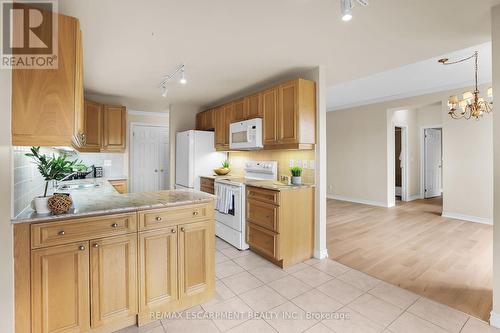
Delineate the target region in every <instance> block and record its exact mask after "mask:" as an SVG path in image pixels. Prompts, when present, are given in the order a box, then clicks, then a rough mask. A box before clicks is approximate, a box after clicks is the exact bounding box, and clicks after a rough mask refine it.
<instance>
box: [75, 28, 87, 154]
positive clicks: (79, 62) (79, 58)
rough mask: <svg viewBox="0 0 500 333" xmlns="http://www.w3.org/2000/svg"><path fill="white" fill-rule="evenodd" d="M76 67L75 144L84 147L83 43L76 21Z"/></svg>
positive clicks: (85, 140) (85, 136)
mask: <svg viewBox="0 0 500 333" xmlns="http://www.w3.org/2000/svg"><path fill="white" fill-rule="evenodd" d="M76 26H77V29H76V61H75V64H76V69H75V127H74V130H73V139H72V143H73V146H74V147H76V148H79V147H84V146H85V145H86V144H87V139H88V135H87V133H86V132H85V102H84V97H83V43H82V32H81V30H80V23H79V21H78V20H77V21H76Z"/></svg>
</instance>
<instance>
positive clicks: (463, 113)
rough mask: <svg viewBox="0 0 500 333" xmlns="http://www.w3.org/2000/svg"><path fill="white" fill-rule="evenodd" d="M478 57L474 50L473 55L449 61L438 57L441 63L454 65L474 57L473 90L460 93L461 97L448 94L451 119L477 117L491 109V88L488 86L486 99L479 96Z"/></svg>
mask: <svg viewBox="0 0 500 333" xmlns="http://www.w3.org/2000/svg"><path fill="white" fill-rule="evenodd" d="M478 58H479V53H478V52H477V51H476V52H474V54H473V55H471V56H470V57H467V58H463V59H459V60H456V61H451V62H450V59H448V58H443V59H439V60H438V62H440V63H441V64H443V65H454V64H458V63H461V62H464V61H468V60H471V59H474V83H475V85H474V91H466V92H464V93H463V94H462V99H460V98H459V97H458V96H450V97H449V98H448V114H449V115H450V117H451V118H453V119H460V118H465V119H470V118H475V119H479V117H482V116H483V115H484V114H485V113H490V112H492V111H493V89H492V88H489V89H488V91H487V93H486V95H487V97H488V98H487V99H486V100H484V98H482V97H480V91H479V87H478V83H477V81H478V80H477V74H478Z"/></svg>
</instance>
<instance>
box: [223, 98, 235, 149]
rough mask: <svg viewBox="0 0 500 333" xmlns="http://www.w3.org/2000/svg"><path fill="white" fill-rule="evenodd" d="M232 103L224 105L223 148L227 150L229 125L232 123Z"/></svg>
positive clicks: (233, 115)
mask: <svg viewBox="0 0 500 333" xmlns="http://www.w3.org/2000/svg"><path fill="white" fill-rule="evenodd" d="M234 117H235V114H234V103H229V104H226V105H224V147H226V148H229V125H231V123H233V122H234Z"/></svg>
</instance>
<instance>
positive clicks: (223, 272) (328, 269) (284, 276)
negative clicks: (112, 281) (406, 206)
mask: <svg viewBox="0 0 500 333" xmlns="http://www.w3.org/2000/svg"><path fill="white" fill-rule="evenodd" d="M216 248H217V254H216V261H217V263H216V274H217V295H216V297H215V298H214V299H213V300H211V301H209V302H208V303H206V304H203V305H201V306H196V307H194V308H192V309H189V310H186V311H185V312H184V313H183V316H182V318H180V319H164V320H162V321H157V322H155V323H152V324H149V325H147V326H144V327H141V328H137V327H129V328H126V329H123V330H121V331H119V333H133V332H140V333H164V332H167V333H178V332H182V333H187V332H202V333H212V332H214V333H218V332H231V333H233V332H245V333H251V332H258V333H267V332H284V333H285V332H286V333H294V332H308V333H321V332H337V333H343V332H360V333H369V332H386V333H387V332H393V333H399V332H404V333H412V332H418V333H422V332H461V333H482V332H500V330H496V329H493V328H492V327H490V326H489V325H488V324H486V323H484V322H482V321H480V320H478V319H475V318H473V317H470V316H468V315H466V314H464V313H462V312H459V311H457V310H454V309H452V308H450V307H448V306H445V305H442V304H439V303H435V302H433V301H430V300H428V299H426V298H423V297H420V296H418V295H416V294H413V293H411V292H409V291H406V290H404V289H401V288H398V287H395V286H392V285H390V284H387V283H385V282H382V281H380V280H377V279H375V278H373V277H371V276H368V275H366V274H364V273H361V272H359V271H356V270H353V269H350V268H348V267H346V266H344V265H342V264H339V263H337V262H335V261H333V260H330V259H325V260H321V261H320V260H317V259H311V260H308V261H306V262H305V263H302V264H298V265H295V266H293V267H290V268H288V269H285V270H282V269H279V268H277V267H276V266H274V265H273V264H271V263H269V262H268V261H266V260H264V259H262V258H261V257H259V256H257V255H256V254H254V253H252V252H250V251H243V252H240V251H237V250H235V249H234V248H232V247H231V246H230V245H228V244H227V243H225V242H223V241H221V240H220V239H217V241H216ZM332 312H337V315H341V314H344V315H346V316H348V319H345V318H344V319H339V318H331V316H330V317H329V318H328V314H330V313H332ZM221 313H226V314H228V313H244V314H247V313H263V314H265V315H267V316H266V318H264V319H262V318H261V319H252V318H248V316H246V315H245V316H244V318H241V317H240V318H234V317H233V318H223V319H221V318H209V319H193V318H192V317H193V316H197V318H199V317H201V316H208V315H214V314H221ZM307 313H314V314H315V315H320V314H322V315H324V316H325V317H324V318H323V319H321V318H317V317H311V316H308V315H307ZM285 315H289V316H293V318H284V316H285ZM189 316H191V318H189V319H188V317H189Z"/></svg>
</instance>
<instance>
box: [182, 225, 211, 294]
mask: <svg viewBox="0 0 500 333" xmlns="http://www.w3.org/2000/svg"><path fill="white" fill-rule="evenodd" d="M210 228H213V224H212V223H210V222H198V223H189V224H186V225H182V226H179V273H180V274H179V276H180V281H179V297H180V298H181V299H182V298H184V297H189V296H192V295H196V294H199V293H203V292H205V291H207V290H209V289H211V288H213V282H214V270H215V261H214V255H213V251H214V248H215V242H214V238H213V236H212V235H213V230H211V229H210Z"/></svg>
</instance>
